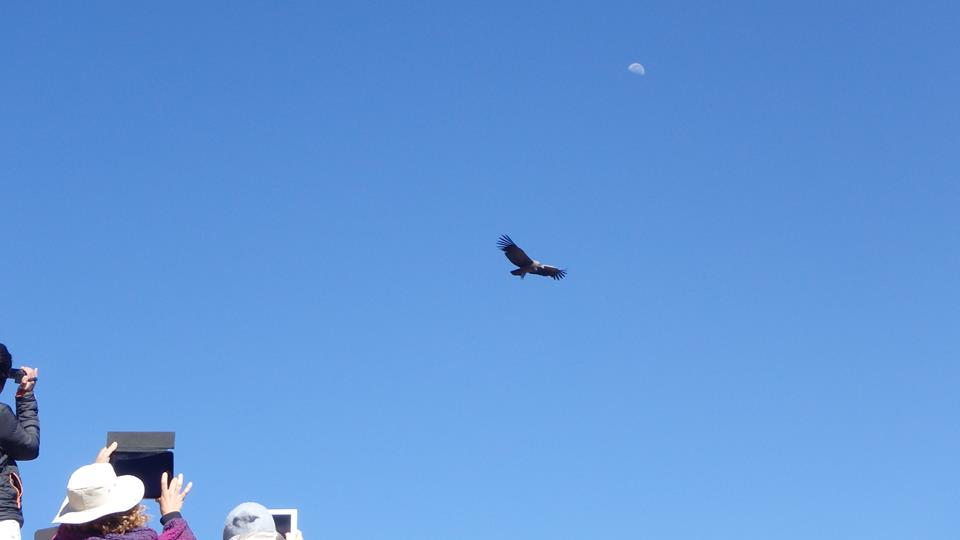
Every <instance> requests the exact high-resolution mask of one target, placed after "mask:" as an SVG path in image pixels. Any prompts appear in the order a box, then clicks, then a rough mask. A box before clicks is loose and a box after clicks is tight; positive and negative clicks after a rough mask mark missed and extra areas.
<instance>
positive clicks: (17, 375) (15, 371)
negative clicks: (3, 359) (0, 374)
mask: <svg viewBox="0 0 960 540" xmlns="http://www.w3.org/2000/svg"><path fill="white" fill-rule="evenodd" d="M25 375H26V373H25V372H24V371H23V370H22V369H20V368H10V373H7V378H8V379H10V380H13V381H16V382H18V383H19V382H20V381H22V380H23V377H24V376H25ZM30 380H31V381H36V380H37V378H36V377H31V378H30Z"/></svg>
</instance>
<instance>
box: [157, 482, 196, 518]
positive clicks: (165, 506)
mask: <svg viewBox="0 0 960 540" xmlns="http://www.w3.org/2000/svg"><path fill="white" fill-rule="evenodd" d="M160 485H161V488H160V498H159V499H157V503H158V504H159V505H160V515H161V516H165V515H167V514H169V513H170V512H179V511H180V509H181V508H183V499H184V498H186V496H187V493H190V490H191V489H192V488H193V482H190V483H189V484H187V486H186V487H184V486H183V475H182V474H180V475H177V476H174V477H173V478H171V479H170V482H169V483H167V473H163V474H162V475H161V476H160Z"/></svg>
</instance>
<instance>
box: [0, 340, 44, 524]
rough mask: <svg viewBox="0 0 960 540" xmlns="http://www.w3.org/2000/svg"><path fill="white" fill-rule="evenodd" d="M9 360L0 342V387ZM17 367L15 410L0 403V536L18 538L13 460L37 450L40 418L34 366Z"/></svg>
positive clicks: (19, 488) (24, 458)
mask: <svg viewBox="0 0 960 540" xmlns="http://www.w3.org/2000/svg"><path fill="white" fill-rule="evenodd" d="M12 364H13V356H12V355H11V354H10V351H9V350H7V347H6V345H4V344H2V343H0V391H2V390H3V387H4V384H5V383H6V382H7V374H8V373H10V367H11V365H12ZM20 369H22V370H23V373H24V376H23V378H22V379H21V380H20V387H19V388H17V397H16V399H17V412H16V413H14V412H13V409H11V408H10V406H9V405H7V404H6V403H0V540H20V527H22V526H23V513H22V512H21V500H20V498H21V496H22V495H23V484H22V483H21V482H20V470H19V469H18V468H17V461H18V460H20V461H27V460H31V459H36V458H37V456H38V455H39V454H40V418H39V417H38V416H37V398H36V396H34V395H33V387H34V385H35V384H36V381H37V370H36V369H33V368H29V367H26V366H24V367H22V368H20Z"/></svg>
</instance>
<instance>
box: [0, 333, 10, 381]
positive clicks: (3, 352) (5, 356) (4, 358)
mask: <svg viewBox="0 0 960 540" xmlns="http://www.w3.org/2000/svg"><path fill="white" fill-rule="evenodd" d="M12 365H13V355H11V354H10V351H8V350H7V346H6V345H4V344H3V343H0V391H2V390H3V385H5V384H6V383H7V373H10V367H11V366H12Z"/></svg>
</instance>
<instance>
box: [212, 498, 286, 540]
mask: <svg viewBox="0 0 960 540" xmlns="http://www.w3.org/2000/svg"><path fill="white" fill-rule="evenodd" d="M258 532H272V533H274V534H276V532H277V526H276V524H275V523H274V522H273V516H272V515H270V511H269V510H267V508H266V507H265V506H263V505H262V504H257V503H255V502H245V503H241V504H239V505H237V507H236V508H234V509H233V510H231V511H230V513H229V514H227V520H226V522H224V524H223V540H230V539H231V538H233V537H234V536H241V537H243V536H247V535H250V534H253V533H258Z"/></svg>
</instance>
